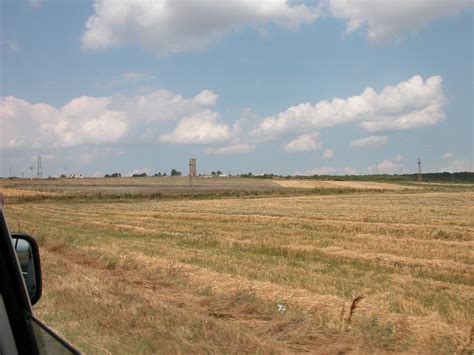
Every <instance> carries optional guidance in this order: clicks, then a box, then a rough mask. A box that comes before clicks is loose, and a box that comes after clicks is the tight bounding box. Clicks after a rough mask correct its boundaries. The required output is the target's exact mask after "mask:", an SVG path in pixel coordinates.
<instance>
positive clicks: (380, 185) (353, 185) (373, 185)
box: [275, 180, 418, 191]
mask: <svg viewBox="0 0 474 355" xmlns="http://www.w3.org/2000/svg"><path fill="white" fill-rule="evenodd" d="M275 183H276V184H278V185H280V186H283V187H293V188H304V189H316V188H319V189H328V188H345V189H359V190H391V191H400V190H407V189H418V187H416V186H410V185H400V184H390V183H385V182H368V181H320V180H275Z"/></svg>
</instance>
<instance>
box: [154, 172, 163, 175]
mask: <svg viewBox="0 0 474 355" xmlns="http://www.w3.org/2000/svg"><path fill="white" fill-rule="evenodd" d="M153 176H161V173H160V172H157V173H156V174H155V175H153Z"/></svg>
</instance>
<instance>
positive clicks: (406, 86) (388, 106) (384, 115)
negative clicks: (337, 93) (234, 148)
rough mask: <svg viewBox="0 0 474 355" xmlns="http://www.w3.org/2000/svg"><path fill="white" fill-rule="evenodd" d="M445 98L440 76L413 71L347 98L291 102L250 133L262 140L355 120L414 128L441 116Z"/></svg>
mask: <svg viewBox="0 0 474 355" xmlns="http://www.w3.org/2000/svg"><path fill="white" fill-rule="evenodd" d="M445 102H446V98H445V96H444V93H443V85H442V79H441V77H440V76H432V77H430V78H428V79H426V80H423V78H422V77H421V76H419V75H415V76H413V77H412V78H411V79H409V80H407V81H403V82H401V83H399V84H397V85H396V86H387V87H385V88H384V89H383V90H382V91H381V92H380V93H377V92H375V90H374V89H372V88H371V87H368V88H366V89H365V90H364V91H363V92H362V93H361V94H360V95H358V96H352V97H349V98H347V99H340V98H334V99H333V100H332V101H320V102H318V103H316V104H314V105H312V104H310V103H302V104H299V105H297V106H292V107H290V108H288V109H287V110H285V111H283V112H280V113H279V114H278V115H276V116H270V117H267V118H265V119H264V120H263V121H262V122H261V123H260V124H259V126H258V127H257V128H256V129H254V130H253V131H252V132H251V133H252V135H253V136H254V137H256V138H259V139H262V140H263V139H272V138H276V137H278V136H280V135H282V134H285V133H289V132H304V131H308V130H314V129H320V128H323V127H333V126H337V125H342V124H349V123H358V124H359V125H360V126H361V127H362V128H364V129H366V130H367V131H369V132H377V131H395V130H406V129H414V128H418V127H423V126H428V125H434V124H436V123H438V122H439V121H441V120H443V119H444V118H445V113H444V111H443V105H444V104H445Z"/></svg>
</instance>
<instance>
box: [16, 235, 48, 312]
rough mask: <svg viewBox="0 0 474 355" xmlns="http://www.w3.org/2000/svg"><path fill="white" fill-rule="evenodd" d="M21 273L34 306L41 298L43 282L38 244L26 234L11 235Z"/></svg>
mask: <svg viewBox="0 0 474 355" xmlns="http://www.w3.org/2000/svg"><path fill="white" fill-rule="evenodd" d="M11 236H12V243H13V247H14V248H15V251H16V255H17V257H18V262H19V264H20V269H21V273H22V275H23V279H24V280H25V284H26V290H27V291H28V295H29V296H30V302H31V304H32V305H34V304H36V303H37V302H38V301H39V299H40V298H41V292H42V282H41V281H42V280H41V263H40V255H39V249H38V244H37V243H36V241H35V240H34V239H33V237H32V236H30V235H28V234H24V233H11Z"/></svg>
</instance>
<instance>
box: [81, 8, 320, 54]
mask: <svg viewBox="0 0 474 355" xmlns="http://www.w3.org/2000/svg"><path fill="white" fill-rule="evenodd" d="M317 17H318V10H317V9H316V8H313V7H310V6H308V5H305V4H303V3H294V2H292V1H287V0H272V1H262V2H255V1H251V0H230V1H214V0H203V1H193V0H181V1H166V0H156V1H148V0H122V1H116V0H95V2H94V14H93V15H92V16H90V17H89V19H88V20H87V23H86V25H85V30H84V33H83V35H82V46H83V48H85V49H98V48H109V47H115V46H120V45H126V44H138V45H140V46H141V47H143V48H145V49H146V50H148V51H150V52H152V53H154V54H155V55H157V56H159V57H162V56H166V55H168V54H170V53H179V52H184V51H188V50H199V49H203V48H207V47H209V46H210V45H212V44H214V43H216V42H217V41H219V39H220V38H221V37H223V36H225V35H226V34H229V33H232V32H235V31H239V30H240V29H242V28H244V27H246V26H248V27H251V28H255V29H257V30H258V29H262V28H264V27H265V26H266V25H268V24H276V25H277V26H279V27H281V28H284V29H290V30H297V29H298V28H299V27H300V26H301V25H303V24H307V23H311V22H313V21H314V20H315V19H316V18H317Z"/></svg>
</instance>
